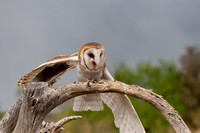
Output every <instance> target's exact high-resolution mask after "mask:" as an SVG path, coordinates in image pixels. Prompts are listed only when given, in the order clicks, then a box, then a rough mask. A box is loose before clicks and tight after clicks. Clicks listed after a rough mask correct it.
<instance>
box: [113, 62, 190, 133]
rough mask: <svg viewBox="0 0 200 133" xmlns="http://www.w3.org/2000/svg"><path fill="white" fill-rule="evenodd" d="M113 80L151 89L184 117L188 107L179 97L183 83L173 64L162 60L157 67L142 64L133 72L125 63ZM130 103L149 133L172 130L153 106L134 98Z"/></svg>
mask: <svg viewBox="0 0 200 133" xmlns="http://www.w3.org/2000/svg"><path fill="white" fill-rule="evenodd" d="M114 77H115V79H116V80H119V81H122V82H125V83H128V84H138V85H140V86H143V87H145V88H149V89H152V90H153V91H154V92H156V93H157V94H160V95H162V96H163V97H164V98H165V99H166V100H167V101H168V102H169V103H170V104H171V105H172V106H173V107H174V108H175V109H176V110H177V111H178V112H179V113H180V115H182V116H184V115H185V112H186V110H185V105H184V104H183V102H182V101H181V95H180V93H179V92H180V89H181V88H182V87H183V80H182V79H181V77H180V76H179V73H178V71H177V68H176V66H175V64H174V63H173V62H168V61H163V60H160V61H159V63H158V65H152V64H151V63H150V62H143V63H139V64H138V65H137V66H136V68H134V69H132V68H129V67H128V66H127V65H126V64H125V63H121V64H120V65H118V66H117V68H116V70H115V74H114ZM131 101H132V103H133V105H134V107H135V109H136V111H137V112H138V115H139V117H140V119H141V121H142V123H143V125H144V127H145V129H146V130H147V131H148V132H149V133H161V132H167V131H171V130H172V129H171V127H170V126H169V124H168V123H167V121H166V120H165V119H164V118H163V117H162V116H161V114H160V113H159V112H158V111H157V110H156V109H154V108H153V107H152V106H151V105H149V104H148V103H146V102H143V101H141V100H138V99H133V98H131ZM155 129H156V130H155ZM172 132H173V131H172Z"/></svg>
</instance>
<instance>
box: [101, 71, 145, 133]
mask: <svg viewBox="0 0 200 133" xmlns="http://www.w3.org/2000/svg"><path fill="white" fill-rule="evenodd" d="M102 78H103V79H106V80H114V78H113V77H112V76H111V74H110V73H109V72H108V70H107V68H105V70H104V74H103V77H102ZM101 98H102V100H103V101H104V103H105V104H107V106H108V107H109V108H110V109H111V110H112V112H113V114H114V118H115V125H116V127H118V128H119V129H120V133H145V130H144V127H143V125H142V123H141V121H140V119H139V117H138V115H137V113H136V111H135V109H134V107H133V105H132V104H131V102H130V100H129V99H128V97H127V96H126V95H124V94H120V93H103V94H101Z"/></svg>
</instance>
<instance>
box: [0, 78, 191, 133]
mask: <svg viewBox="0 0 200 133" xmlns="http://www.w3.org/2000/svg"><path fill="white" fill-rule="evenodd" d="M107 92H118V93H124V94H127V95H130V96H133V97H136V98H139V99H141V100H144V101H146V102H148V103H150V104H151V105H153V106H154V107H155V108H156V109H158V110H159V111H160V112H161V114H162V115H163V116H164V117H165V118H166V119H167V120H168V122H169V123H170V124H171V125H172V127H173V128H174V130H175V131H176V132H177V133H190V130H189V128H188V127H187V125H186V124H185V123H184V121H183V120H182V118H181V117H180V116H179V114H178V113H177V111H175V110H174V108H173V107H171V106H170V105H169V104H168V102H167V101H165V100H164V99H163V98H162V97H161V96H159V95H157V94H155V93H153V92H152V91H150V90H147V89H144V88H142V87H140V86H137V85H127V84H125V83H122V82H119V81H103V80H102V81H99V82H97V83H96V82H82V83H74V84H68V85H64V86H60V87H57V88H49V87H47V84H46V83H32V84H30V85H28V86H26V87H25V88H24V89H23V98H22V100H21V102H22V104H19V106H21V107H20V113H19V116H18V114H13V113H12V112H16V111H11V113H10V114H9V115H7V118H6V120H7V119H10V117H13V119H18V120H17V124H16V121H14V122H12V125H11V126H9V127H10V128H12V129H10V130H9V131H13V130H14V133H36V132H39V131H40V128H41V125H42V121H43V120H44V118H45V117H46V115H47V114H48V113H49V112H50V111H51V110H52V109H54V108H55V107H57V106H58V105H60V104H62V103H63V102H65V101H67V100H69V99H71V98H73V97H76V96H79V95H83V94H88V93H107ZM15 106H17V105H15ZM11 109H13V110H14V108H11ZM8 112H10V110H9V111H8ZM13 115H14V116H13ZM4 117H5V116H4ZM2 120H5V118H3V119H2ZM2 120H1V123H0V124H1V125H0V132H1V131H5V132H4V133H8V132H7V130H8V129H7V130H6V129H4V128H2V127H4V126H5V125H6V123H5V122H4V121H2ZM15 125H16V126H15Z"/></svg>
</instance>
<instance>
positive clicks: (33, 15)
mask: <svg viewBox="0 0 200 133" xmlns="http://www.w3.org/2000/svg"><path fill="white" fill-rule="evenodd" d="M199 14H200V1H199V0H1V1H0V66H1V69H0V83H1V93H0V105H1V109H2V110H7V109H8V108H9V107H10V106H11V105H12V104H13V103H14V102H15V101H16V99H17V97H16V89H17V81H18V80H19V79H20V77H22V76H23V75H24V74H26V73H27V72H29V71H30V70H32V69H33V68H34V67H36V66H37V65H39V64H40V63H42V62H44V61H46V60H48V59H51V58H53V57H55V56H58V55H69V54H72V53H73V52H76V51H79V49H80V48H81V46H82V45H83V44H85V43H87V42H91V41H95V42H99V43H102V44H103V45H104V46H105V48H106V54H107V64H108V66H110V68H112V66H113V64H116V63H117V62H120V61H124V62H126V63H128V64H129V65H132V66H134V65H135V64H136V63H137V62H139V61H146V60H152V61H156V60H157V59H158V58H163V59H167V60H175V61H177V60H178V57H179V56H180V55H181V54H182V53H183V52H184V48H185V46H187V45H194V44H195V45H199V44H200V15H199ZM69 77H70V78H69ZM71 77H72V78H71ZM73 80H76V76H75V72H71V73H70V74H67V75H65V76H64V77H63V78H62V81H61V82H60V83H63V84H64V82H66V83H69V82H71V81H73Z"/></svg>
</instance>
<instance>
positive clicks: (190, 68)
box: [180, 46, 200, 128]
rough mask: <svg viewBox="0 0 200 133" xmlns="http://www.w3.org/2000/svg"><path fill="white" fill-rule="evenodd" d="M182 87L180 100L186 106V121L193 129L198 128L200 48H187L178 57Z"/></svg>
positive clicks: (199, 125) (199, 110)
mask: <svg viewBox="0 0 200 133" xmlns="http://www.w3.org/2000/svg"><path fill="white" fill-rule="evenodd" d="M180 63H181V69H182V73H181V76H182V78H183V80H184V86H183V88H182V90H181V92H182V93H181V94H182V98H183V101H184V103H185V105H186V106H187V110H188V112H187V116H186V118H187V121H188V124H190V126H192V127H193V128H197V127H200V48H199V47H198V46H189V47H187V48H186V51H185V53H184V54H183V55H182V56H181V57H180Z"/></svg>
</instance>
